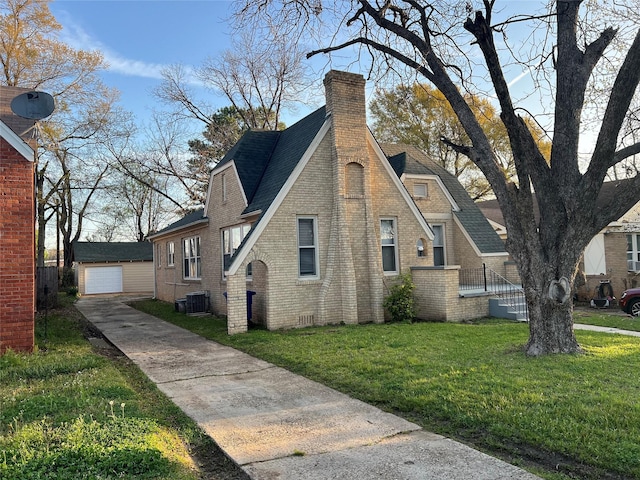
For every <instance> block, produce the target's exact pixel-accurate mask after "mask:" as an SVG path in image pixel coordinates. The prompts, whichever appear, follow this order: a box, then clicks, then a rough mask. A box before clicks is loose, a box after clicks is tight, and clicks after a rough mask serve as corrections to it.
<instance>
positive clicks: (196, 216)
mask: <svg viewBox="0 0 640 480" xmlns="http://www.w3.org/2000/svg"><path fill="white" fill-rule="evenodd" d="M208 221H209V219H208V218H207V217H206V216H205V215H204V208H199V209H198V210H195V211H193V212H191V213H188V214H186V215H185V216H184V217H182V218H181V219H180V220H177V221H175V222H173V223H172V224H170V225H168V226H167V227H165V228H163V229H162V230H158V231H157V232H156V233H154V234H153V235H149V239H150V240H151V239H154V238H156V237H159V236H161V235H165V234H167V233H170V232H173V231H174V230H180V229H183V228H186V227H191V226H194V225H198V224H200V223H207V222H208Z"/></svg>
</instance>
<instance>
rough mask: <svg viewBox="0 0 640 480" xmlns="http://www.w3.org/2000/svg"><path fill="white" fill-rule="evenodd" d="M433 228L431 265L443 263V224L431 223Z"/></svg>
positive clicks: (437, 265)
mask: <svg viewBox="0 0 640 480" xmlns="http://www.w3.org/2000/svg"><path fill="white" fill-rule="evenodd" d="M431 228H432V229H433V265H434V266H436V267H439V266H442V265H444V264H445V257H444V225H431Z"/></svg>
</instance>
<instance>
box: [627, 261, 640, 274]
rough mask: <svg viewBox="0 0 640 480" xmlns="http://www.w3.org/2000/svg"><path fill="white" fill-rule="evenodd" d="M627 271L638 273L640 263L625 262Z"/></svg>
mask: <svg viewBox="0 0 640 480" xmlns="http://www.w3.org/2000/svg"><path fill="white" fill-rule="evenodd" d="M627 270H629V271H630V272H640V262H636V261H635V260H627Z"/></svg>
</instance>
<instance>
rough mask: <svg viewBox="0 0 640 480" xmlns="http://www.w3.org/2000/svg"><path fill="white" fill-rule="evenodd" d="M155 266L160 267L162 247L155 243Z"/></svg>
mask: <svg viewBox="0 0 640 480" xmlns="http://www.w3.org/2000/svg"><path fill="white" fill-rule="evenodd" d="M156 266H157V267H158V268H160V267H161V266H162V245H161V244H159V243H156Z"/></svg>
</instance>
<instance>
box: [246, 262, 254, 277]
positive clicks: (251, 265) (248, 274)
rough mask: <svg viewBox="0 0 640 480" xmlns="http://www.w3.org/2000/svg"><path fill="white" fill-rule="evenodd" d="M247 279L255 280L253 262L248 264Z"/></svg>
mask: <svg viewBox="0 0 640 480" xmlns="http://www.w3.org/2000/svg"><path fill="white" fill-rule="evenodd" d="M245 274H246V277H247V280H253V262H251V263H250V264H249V265H247V270H246V272H245Z"/></svg>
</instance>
